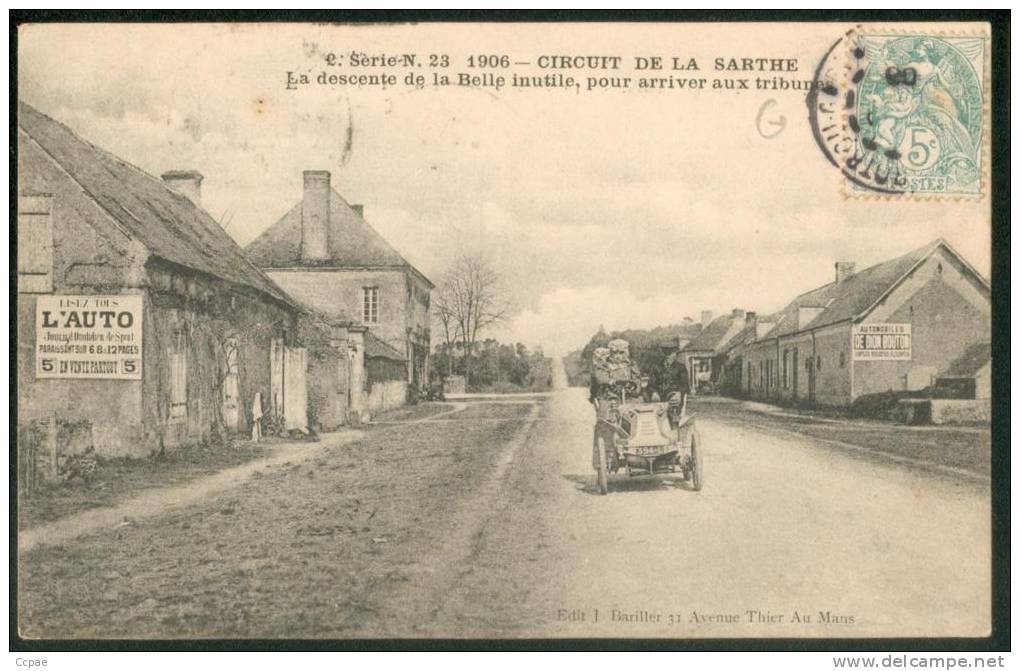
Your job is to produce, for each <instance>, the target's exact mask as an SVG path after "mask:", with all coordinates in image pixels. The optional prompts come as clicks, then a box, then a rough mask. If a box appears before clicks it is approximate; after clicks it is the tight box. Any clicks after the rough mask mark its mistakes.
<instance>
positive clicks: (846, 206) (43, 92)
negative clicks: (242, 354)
mask: <svg viewBox="0 0 1020 671" xmlns="http://www.w3.org/2000/svg"><path fill="white" fill-rule="evenodd" d="M839 33H840V30H839V29H838V28H837V27H836V26H831V25H828V26H819V25H813V24H798V25H786V26H780V25H764V26H737V27H733V26H723V25H719V24H701V25H694V26H691V25H687V26H684V25H665V24H653V25H645V26H641V25H625V26H598V25H556V26H554V25H495V24H493V25H473V26H463V25H456V24H449V25H403V26H358V27H352V26H342V25H299V24H272V25H233V26H217V25H199V24H182V25H174V26H145V25H130V24H124V25H90V26H73V25H40V26H23V27H22V28H21V32H20V34H19V61H18V68H19V72H18V85H19V95H20V98H21V99H22V100H24V101H26V102H28V103H29V104H32V105H34V106H35V107H36V108H38V109H39V110H41V111H43V112H44V113H46V114H49V115H50V116H52V117H54V118H55V119H57V120H58V121H61V122H62V123H65V124H67V125H68V126H70V127H71V128H72V129H73V130H75V131H76V132H77V133H78V134H79V135H81V136H82V137H84V138H85V139H87V140H89V141H90V142H92V143H94V144H97V145H99V146H101V147H103V148H104V149H107V150H109V151H111V152H113V153H114V154H117V155H118V156H120V157H122V158H124V159H125V160H127V161H129V162H131V163H133V164H135V165H137V166H139V167H141V168H142V169H144V170H146V171H147V172H149V173H151V174H153V175H159V174H160V173H162V172H164V171H166V170H171V169H196V170H198V171H199V172H201V173H202V174H203V175H204V176H205V180H204V182H203V184H202V203H203V206H204V207H205V208H206V209H207V210H208V211H209V212H210V214H212V216H213V217H214V218H215V219H216V220H217V221H220V222H221V223H222V224H223V225H224V226H225V228H226V229H227V231H228V232H229V233H230V234H231V235H232V236H233V237H234V238H235V239H236V240H237V241H238V242H239V243H241V244H245V243H247V242H249V241H250V240H252V239H253V238H254V237H255V236H257V235H258V234H259V233H261V232H262V231H263V230H265V229H266V228H268V227H269V226H270V225H272V224H273V223H274V222H275V221H276V220H277V219H278V218H279V217H281V216H282V215H283V214H284V213H286V212H287V211H288V210H289V209H290V208H291V207H292V206H293V205H294V204H295V203H296V202H298V200H299V199H300V198H301V189H302V178H301V172H302V170H307V169H322V170H329V171H330V172H331V174H332V184H333V186H334V188H336V189H337V190H338V191H339V192H340V193H341V194H342V195H343V196H344V197H345V198H346V199H347V200H348V202H351V203H362V204H364V206H365V216H366V219H367V220H368V221H369V223H370V224H371V225H372V226H374V227H375V228H376V229H377V230H378V231H379V232H380V233H381V234H382V235H383V236H384V237H385V238H386V239H387V240H389V241H390V243H391V244H392V245H393V246H394V247H395V248H396V249H397V250H399V251H400V252H401V253H402V254H403V256H404V257H405V258H406V259H408V260H409V261H410V262H411V263H412V264H414V265H415V266H416V267H418V268H419V269H420V270H421V271H423V272H424V273H425V274H426V275H427V276H429V277H431V278H438V277H439V276H440V275H441V274H442V272H443V271H444V269H445V268H446V267H447V266H448V265H449V264H450V263H451V262H452V260H453V259H454V258H455V257H456V256H457V255H458V254H480V255H483V256H485V257H486V258H487V259H489V261H490V263H491V264H492V265H493V266H494V267H495V268H496V270H497V271H498V272H499V273H500V274H501V276H502V277H503V279H504V282H505V284H506V286H507V287H508V290H509V293H510V296H511V299H512V302H513V305H514V311H513V316H512V318H511V319H510V320H509V321H508V322H507V323H505V324H504V325H502V326H501V327H500V328H499V329H498V330H496V331H495V332H493V333H492V335H494V336H495V337H498V338H500V339H506V340H514V341H521V342H524V343H526V344H528V345H540V346H542V347H543V348H544V349H545V350H546V351H547V352H550V353H557V354H563V353H566V352H567V351H569V350H571V349H574V348H577V347H580V346H582V345H583V344H584V343H585V342H586V341H587V340H588V338H589V337H590V335H591V334H592V333H594V332H595V330H596V329H597V328H598V327H599V326H600V325H602V326H604V327H605V328H606V329H608V330H614V329H625V328H649V327H653V326H657V325H665V324H670V323H677V322H679V321H681V320H682V319H683V317H685V316H691V317H693V318H695V319H698V315H700V313H701V311H702V310H712V311H713V312H714V313H715V314H720V313H722V312H728V311H730V310H731V309H733V308H741V309H746V310H757V311H759V312H762V313H765V312H771V311H774V310H776V309H779V308H780V307H782V306H783V304H785V303H786V302H788V301H789V300H790V299H791V298H792V297H793V296H795V295H796V294H799V293H802V292H804V291H807V290H809V289H812V288H814V287H817V286H819V285H821V284H824V283H826V282H829V281H831V279H832V277H833V275H834V270H833V264H834V262H835V261H837V260H852V261H856V262H857V264H858V268H863V267H865V266H868V265H871V264H873V263H877V262H880V261H882V260H884V259H887V258H891V257H894V256H898V255H900V254H903V253H906V252H908V251H910V250H911V249H914V248H916V247H920V246H922V245H924V244H926V243H928V242H930V241H931V240H933V239H935V238H937V237H943V238H945V239H947V240H948V241H949V242H950V243H951V244H952V245H953V246H954V247H955V248H956V249H957V250H958V251H960V252H961V253H962V254H963V255H964V257H965V258H966V259H967V260H968V261H969V262H970V263H971V264H973V265H974V266H975V267H976V268H977V269H978V270H979V271H980V272H982V273H984V274H985V275H986V277H987V276H988V274H989V267H990V234H989V226H990V224H989V210H988V202H987V199H985V200H983V201H978V202H959V201H948V202H932V201H930V200H929V201H921V200H911V199H900V200H898V201H888V200H882V199H876V198H870V199H861V198H848V197H846V196H845V195H844V188H843V187H842V185H841V182H840V178H839V175H838V173H837V172H836V170H835V169H834V168H833V167H832V166H831V165H830V164H828V163H827V162H826V161H825V159H824V158H823V156H822V154H821V152H820V151H819V149H818V148H817V146H816V145H815V144H814V139H813V138H812V136H811V133H810V129H809V126H808V122H807V114H806V107H805V105H804V101H803V92H795V91H787V92H764V91H754V90H752V91H748V92H746V93H745V92H741V93H732V92H730V93H723V92H713V91H710V90H708V91H695V90H682V91H657V92H648V91H640V90H637V89H634V88H628V89H626V90H621V89H607V90H601V91H593V92H583V93H582V92H576V91H561V90H512V89H506V88H504V89H502V90H499V91H497V90H493V89H492V88H486V87H467V86H465V87H445V88H439V89H436V88H433V87H425V88H423V89H414V88H407V87H403V86H397V87H389V88H386V89H380V88H374V87H372V88H360V89H359V88H350V87H342V88H340V87H331V86H310V87H306V88H302V89H299V90H297V91H288V90H286V87H285V82H286V73H287V72H288V71H291V72H308V73H311V74H312V76H313V77H314V75H315V74H317V73H318V72H320V71H322V70H329V71H330V72H336V73H341V72H350V71H351V69H350V68H345V69H344V68H342V69H337V68H329V67H328V66H326V65H325V61H324V55H325V54H327V53H340V54H345V53H348V52H349V51H350V50H352V49H353V50H358V51H361V52H365V53H368V54H382V53H387V54H394V53H404V52H408V51H413V52H415V53H417V54H419V55H427V54H430V53H436V54H447V55H449V56H450V57H451V59H452V61H454V63H456V64H457V65H455V66H454V67H451V68H450V69H449V72H451V73H459V72H470V70H468V69H467V68H466V67H465V66H464V65H463V64H464V63H465V62H466V58H467V56H468V55H470V54H480V53H481V54H488V53H497V54H500V53H507V54H512V57H513V58H514V59H520V60H526V61H528V62H530V63H533V62H535V59H536V58H537V57H538V55H542V54H593V53H594V54H614V55H621V56H624V57H625V58H626V59H627V60H628V67H629V61H630V59H631V58H632V57H633V56H640V55H660V56H664V57H667V58H668V57H671V56H674V55H675V56H679V57H681V58H682V60H683V61H687V60H688V59H689V58H690V57H695V58H696V59H697V61H698V63H699V65H700V67H701V73H700V74H701V76H705V77H708V78H712V77H713V76H715V75H717V74H718V73H715V72H712V71H711V67H712V64H713V61H714V58H716V57H725V58H730V57H737V58H740V57H746V56H753V57H758V56H765V57H769V58H796V59H798V71H797V73H796V74H795V75H794V76H795V77H803V78H806V79H810V77H811V75H812V72H813V70H814V66H815V64H816V63H817V60H818V59H819V58H820V57H821V55H822V54H823V53H824V52H825V50H826V49H827V48H828V47H829V45H830V44H831V43H832V42H833V41H834V40H835V39H836V38H837V37H838V36H839ZM596 45H597V46H596ZM357 71H358V72H362V73H369V72H375V71H373V70H370V69H359V70H357ZM421 71H422V72H423V73H425V74H429V73H430V72H431V70H430V69H428V68H427V67H426V68H424V69H422V70H421ZM400 72H403V71H402V70H401V71H400ZM546 72H551V71H539V70H536V69H533V68H532V69H530V70H528V73H529V74H545V73H546ZM564 74H566V73H564ZM607 74H610V75H612V76H628V75H629V76H635V73H633V72H624V73H615V74H614V73H607ZM659 74H660V75H662V76H669V75H676V76H677V77H680V76H684V77H686V76H688V75H689V74H692V73H682V72H675V73H671V72H664V73H659ZM752 76H753V73H752ZM581 78H582V79H583V76H582V77H581ZM768 100H773V101H774V102H773V103H771V107H770V108H769V109H768V118H769V119H778V118H779V117H780V116H782V117H784V118H785V126H784V127H782V130H781V132H779V133H778V135H776V136H775V137H774V138H771V139H766V138H764V137H763V136H762V135H761V134H760V133H759V132H758V130H757V127H758V125H757V124H756V119H757V118H758V116H759V111H760V110H761V108H762V105H763V104H764V103H766V101H768ZM768 128H769V130H774V129H775V128H778V126H769V127H768ZM348 139H349V140H350V143H349V144H348Z"/></svg>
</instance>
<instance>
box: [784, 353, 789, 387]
mask: <svg viewBox="0 0 1020 671" xmlns="http://www.w3.org/2000/svg"><path fill="white" fill-rule="evenodd" d="M789 388H790V350H788V349H784V350H783V389H789Z"/></svg>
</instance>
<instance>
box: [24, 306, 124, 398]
mask: <svg viewBox="0 0 1020 671" xmlns="http://www.w3.org/2000/svg"><path fill="white" fill-rule="evenodd" d="M35 376H36V377H37V378H40V379H42V378H74V379H88V380H99V379H106V380H140V379H142V297H141V296H39V298H38V302H37V303H36V309H35Z"/></svg>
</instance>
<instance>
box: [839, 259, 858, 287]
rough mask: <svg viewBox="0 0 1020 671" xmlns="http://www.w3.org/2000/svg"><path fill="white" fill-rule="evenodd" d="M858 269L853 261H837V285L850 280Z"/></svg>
mask: <svg viewBox="0 0 1020 671" xmlns="http://www.w3.org/2000/svg"><path fill="white" fill-rule="evenodd" d="M856 269H857V264H856V263H854V262H853V261H836V284H839V283H840V282H843V281H845V280H847V279H849V278H850V276H851V275H853V274H854V270H856Z"/></svg>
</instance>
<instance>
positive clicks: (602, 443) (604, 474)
mask: <svg viewBox="0 0 1020 671" xmlns="http://www.w3.org/2000/svg"><path fill="white" fill-rule="evenodd" d="M606 452H607V449H606V438H605V436H599V437H598V438H596V439H595V453H596V455H597V456H598V465H597V467H596V469H595V483H596V486H597V487H598V490H599V494H606V493H608V492H609V461H608V456H607V454H606Z"/></svg>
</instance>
